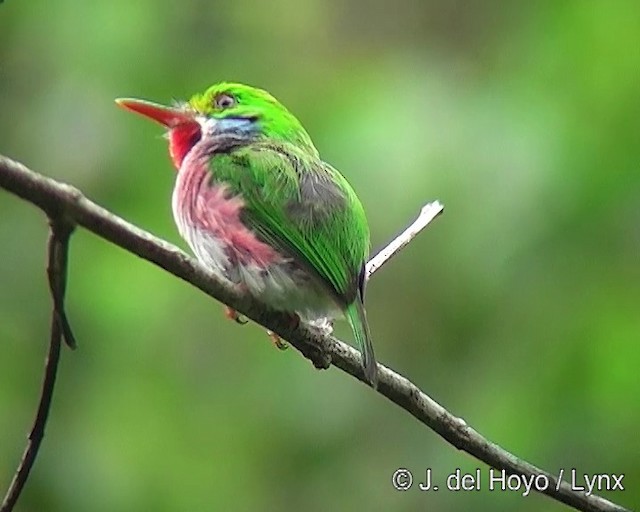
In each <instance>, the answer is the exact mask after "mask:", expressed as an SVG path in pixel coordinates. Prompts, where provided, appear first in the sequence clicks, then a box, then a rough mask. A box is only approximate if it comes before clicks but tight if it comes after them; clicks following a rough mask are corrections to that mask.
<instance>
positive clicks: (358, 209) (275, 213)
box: [116, 83, 377, 386]
mask: <svg viewBox="0 0 640 512" xmlns="http://www.w3.org/2000/svg"><path fill="white" fill-rule="evenodd" d="M116 101H117V103H118V104H119V105H120V106H122V107H124V108H126V109H128V110H131V111H134V112H136V113H138V114H141V115H143V116H146V117H148V118H151V119H153V120H155V121H157V122H158V123H160V124H162V125H163V126H165V127H166V128H167V129H168V140H169V152H170V155H171V159H172V161H173V164H174V166H175V168H176V169H177V177H176V182H175V187H174V191H173V199H172V206H173V216H174V219H175V222H176V224H177V226H178V230H179V232H180V235H181V236H182V237H183V238H184V239H185V240H186V242H187V243H188V244H189V246H190V247H191V249H192V250H193V252H194V254H195V255H196V257H197V258H198V260H199V261H200V262H201V263H202V264H203V265H205V266H206V267H207V268H209V269H210V270H211V271H212V272H214V273H215V274H216V275H217V276H218V277H219V278H221V279H223V280H224V281H226V282H228V284H229V285H232V286H236V287H238V288H239V289H240V290H242V291H243V292H246V293H249V294H251V295H253V296H255V297H257V298H259V299H260V300H262V301H263V302H264V303H266V304H268V305H269V306H270V307H271V308H273V309H274V310H277V311H286V312H290V313H292V314H293V315H295V316H296V318H297V319H298V320H303V321H305V322H307V323H309V324H311V325H316V326H324V327H325V328H327V327H330V325H331V321H332V320H333V319H335V318H339V317H343V316H344V317H346V319H347V320H348V321H349V323H350V325H351V327H352V329H353V332H354V336H355V338H356V341H357V343H358V345H359V347H360V349H361V351H362V354H363V366H364V375H365V378H366V379H367V381H368V382H369V383H370V384H371V385H372V386H375V385H376V382H377V364H376V360H375V356H374V353H373V345H372V343H371V334H370V332H369V326H368V324H367V317H366V313H365V308H364V302H363V300H364V287H365V280H366V279H365V262H366V261H367V257H368V254H369V226H368V224H367V219H366V216H365V212H364V209H363V207H362V204H361V203H360V200H359V199H358V197H357V195H356V193H355V192H354V191H353V189H352V188H351V186H350V185H349V183H348V182H347V180H346V179H345V178H344V176H342V174H340V173H339V172H338V171H337V170H336V169H334V168H333V167H331V166H330V165H329V164H327V163H326V162H324V161H323V160H322V159H321V158H320V155H319V153H318V150H317V149H316V148H315V146H314V145H313V142H312V141H311V138H310V137H309V134H308V133H307V132H306V131H305V129H304V128H303V127H302V125H301V124H300V122H299V121H298V119H296V117H294V115H293V114H291V112H289V111H288V110H287V109H286V108H285V107H284V106H283V105H282V104H281V103H280V102H278V101H277V100H276V99H275V98H274V97H273V96H271V94H269V93H268V92H266V91H264V90H261V89H257V88H254V87H250V86H248V85H243V84H237V83H219V84H216V85H213V86H211V87H209V88H208V89H207V90H206V91H205V92H204V93H202V94H196V95H194V96H193V97H192V98H191V99H190V100H189V101H187V102H184V103H177V104H175V105H174V106H171V107H167V106H163V105H158V104H155V103H151V102H148V101H144V100H139V99H119V100H116ZM229 311H230V315H231V316H232V317H233V318H236V319H238V315H237V313H235V312H234V311H232V310H229Z"/></svg>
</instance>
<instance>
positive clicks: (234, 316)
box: [224, 306, 249, 325]
mask: <svg viewBox="0 0 640 512" xmlns="http://www.w3.org/2000/svg"><path fill="white" fill-rule="evenodd" d="M224 316H226V317H227V318H228V319H229V320H233V321H234V322H235V323H237V324H240V325H244V324H246V323H248V322H249V320H247V319H246V318H244V317H243V316H242V315H241V314H240V313H238V312H237V311H236V310H235V309H233V308H230V307H229V306H225V307H224Z"/></svg>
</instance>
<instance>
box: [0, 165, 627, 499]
mask: <svg viewBox="0 0 640 512" xmlns="http://www.w3.org/2000/svg"><path fill="white" fill-rule="evenodd" d="M0 187H2V188H5V189H7V190H8V191H10V192H12V193H14V194H16V195H17V196H19V197H22V198H23V199H25V200H26V201H29V202H31V203H33V204H35V205H36V206H38V207H39V208H41V209H42V210H44V211H45V212H49V211H51V210H59V211H63V212H64V214H65V217H66V218H68V219H70V220H73V221H74V222H76V223H77V224H79V225H81V226H83V227H85V228H86V229H88V230H89V231H92V232H93V233H95V234H97V235H98V236H100V237H101V238H104V239H105V240H109V241H110V242H112V243H114V244H116V245H118V246H120V247H122V248H124V249H126V250H127V251H129V252H131V253H133V254H136V255H138V256H140V257H141V258H144V259H146V260H148V261H150V262H152V263H154V264H155V265H158V266H160V267H162V268H164V269H165V270H167V271H168V272H170V273H172V274H173V275H175V276H176V277H179V278H180V279H183V280H185V281H188V282H189V283H191V284H192V285H193V286H195V287H197V288H199V289H200V290H202V291H203V292H205V293H207V294H208V295H210V296H211V297H213V298H214V299H217V300H219V301H220V302H222V303H224V304H226V305H228V306H229V307H231V308H232V309H234V310H236V311H238V312H240V313H241V314H243V315H244V316H246V317H248V318H250V319H252V320H253V321H255V322H256V323H258V324H260V325H263V326H264V327H266V328H267V329H269V330H271V331H273V332H275V333H277V334H278V335H280V337H282V338H283V339H286V340H287V341H289V343H290V344H291V345H293V346H294V347H295V348H296V349H298V350H299V351H300V352H301V353H302V354H303V355H304V356H305V357H307V358H309V359H311V360H312V361H313V362H314V364H315V365H317V366H321V367H326V366H329V364H333V365H334V366H336V367H338V368H340V369H341V370H343V371H344V372H346V373H348V374H350V375H352V376H353V377H355V378H357V379H359V380H361V381H363V382H364V375H363V372H362V365H361V359H360V354H359V352H358V351H356V350H355V349H353V348H352V347H351V346H349V345H347V344H346V343H343V342H341V341H340V340H338V339H336V338H334V337H332V336H323V335H322V334H321V333H319V332H317V331H314V330H311V329H309V328H308V327H306V326H305V325H304V324H302V323H301V324H300V325H298V326H297V327H296V326H293V325H292V322H291V321H290V318H289V317H288V315H286V314H280V313H277V312H274V311H272V310H270V309H269V308H268V307H267V306H266V305H265V304H262V303H261V302H259V301H258V300H257V299H255V298H253V297H251V296H250V295H248V294H246V295H242V294H240V293H238V292H237V291H235V290H232V289H229V288H227V286H226V285H225V283H224V282H222V281H220V280H218V279H217V278H216V277H215V276H214V275H212V274H211V273H210V272H208V271H207V269H206V268H205V267H203V266H202V265H201V264H200V263H198V262H197V261H196V260H194V259H193V258H190V257H189V256H187V255H186V254H185V253H184V252H182V251H181V250H179V249H178V248H176V247H175V246H173V245H171V244H169V243H167V242H165V241H164V240H161V239H159V238H157V237H155V236H153V235H151V234H150V233H147V232H146V231H144V230H141V229H140V228H138V227H136V226H134V225H132V224H130V223H128V222H126V221H125V220H123V219H121V218H120V217H118V216H116V215H114V214H113V213H111V212H109V211H107V210H105V209H104V208H101V207H100V206H98V205H96V204H95V203H93V202H91V201H89V200H88V199H87V198H85V197H84V196H83V195H82V194H81V193H80V192H79V191H78V190H77V189H75V188H73V187H70V186H68V185H64V184H61V183H58V182H56V181H55V180H52V179H50V178H46V177H44V176H42V175H39V174H37V173H35V172H33V171H31V170H29V169H27V168H26V167H24V166H23V165H21V164H19V163H17V162H13V161H11V160H9V159H7V158H3V157H2V156H0ZM378 373H379V379H378V389H377V391H378V393H381V394H382V395H384V396H386V397H387V398H388V399H389V400H391V401H392V402H394V403H396V404H397V405H398V406H400V407H401V408H403V409H405V410H406V411H407V412H409V413H410V414H412V415H413V416H414V417H415V418H417V419H418V420H419V421H420V422H422V423H424V424H425V425H426V426H428V427H429V428H430V429H432V430H433V431H435V432H437V433H438V434H439V435H440V436H442V437H443V438H444V439H446V440H447V441H448V442H450V443H451V444H453V445H454V446H455V447H457V448H459V449H461V450H464V451H466V452H467V453H469V454H471V455H473V456H474V457H476V458H478V459H479V460H482V461H484V462H486V463H487V464H488V465H490V466H492V467H494V468H497V469H505V470H506V472H507V473H509V474H521V475H545V476H547V478H548V479H549V482H550V485H549V486H548V487H547V488H546V489H545V490H543V491H541V492H543V493H544V494H546V495H548V496H550V497H551V498H553V499H555V500H557V501H560V502H562V503H565V504H567V505H570V506H572V507H574V508H576V509H578V510H582V511H587V512H625V511H626V510H627V509H625V508H623V507H621V506H620V505H616V504H615V503H612V502H610V501H608V500H606V499H604V498H601V497H599V496H595V495H593V494H591V495H588V496H587V495H585V494H584V493H583V492H579V491H575V490H573V489H572V488H571V486H570V485H569V484H568V483H567V482H566V481H562V482H560V483H558V481H557V478H556V477H555V476H554V475H552V474H550V473H547V472H544V471H542V470H541V469H539V468H537V467H535V466H533V465H532V464H530V463H528V462H526V461H523V460H520V459H518V458H517V457H516V456H514V455H513V454H511V453H509V452H508V451H506V450H504V449H503V448H501V447H499V446H498V445H496V444H494V443H492V442H491V441H489V440H488V439H486V438H484V437H482V436H481V435H480V434H479V433H478V432H476V431H475V430H473V429H472V428H471V427H469V426H468V425H466V423H465V422H464V421H463V420H461V419H460V418H457V417H456V416H454V415H453V414H451V413H450V412H448V411H447V410H446V409H444V408H443V407H442V406H441V405H439V404H438V403H437V402H435V401H434V400H432V399H431V398H430V397H429V396H427V395H426V394H425V393H424V392H422V391H421V390H420V389H419V388H418V387H417V386H416V385H415V384H413V383H412V382H410V381H409V380H408V379H406V378H405V377H403V376H401V375H399V374H397V373H395V372H394V371H392V370H391V369H389V368H386V367H384V366H382V365H379V370H378Z"/></svg>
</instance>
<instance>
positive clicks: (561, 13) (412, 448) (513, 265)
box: [0, 0, 640, 512]
mask: <svg viewBox="0 0 640 512" xmlns="http://www.w3.org/2000/svg"><path fill="white" fill-rule="evenodd" d="M516 6H517V7H516ZM284 13H286V15H284ZM639 43H640V9H639V8H638V5H637V3H635V2H614V3H610V2H588V3H584V2H535V3H530V4H529V3H518V4H515V3H514V4H512V6H511V7H507V6H506V5H505V3H501V2H500V3H499V2H483V3H470V4H468V5H465V6H462V5H461V4H460V3H459V2H445V1H439V2H433V3H428V2H409V1H403V2H400V3H399V4H394V5H393V8H392V9H390V5H388V4H386V3H383V2H381V1H380V0H374V1H372V2H363V1H354V2H348V3H345V2H338V1H337V0H330V1H320V0H313V1H311V2H303V3H301V2H295V1H293V0H276V1H275V2H272V4H270V7H269V9H256V8H255V2H250V1H249V0H237V1H234V2H208V3H207V2H198V1H195V0H187V1H185V2H180V3H171V4H169V3H158V2H152V1H151V0H142V1H139V2H130V1H124V0H114V1H110V2H72V1H71V0H61V1H57V2H44V1H43V0H32V1H28V2H27V1H23V2H8V3H7V4H6V5H3V8H2V11H1V12H0V116H1V119H2V123H0V141H1V144H0V152H2V153H5V154H7V155H9V156H11V157H13V158H16V159H18V160H20V161H23V162H24V163H25V164H27V165H29V166H30V167H32V168H33V169H35V170H38V171H40V172H43V173H45V174H47V175H51V176H53V177H55V178H57V179H60V180H63V181H66V182H69V183H72V184H74V185H75V186H77V187H79V188H80V189H82V190H83V191H84V192H85V193H86V194H87V195H88V196H89V197H90V198H92V199H94V200H96V201H97V202H99V203H100V204H102V205H104V206H105V207H107V208H109V209H111V210H113V211H114V212H116V213H118V214H120V215H122V216H124V217H125V218H127V219H129V220H131V221H133V222H135V223H136V224H138V225H141V226H144V227H145V228H147V229H149V230H150V231H152V232H154V233H155V234H157V235H160V236H162V237H164V238H166V239H168V240H170V241H172V242H174V243H178V244H179V245H181V246H183V247H184V245H183V244H182V243H181V242H180V240H179V236H178V234H177V231H176V229H175V227H174V226H173V221H172V218H171V212H170V194H171V187H172V182H173V179H174V171H173V170H172V167H171V164H170V162H169V160H168V157H167V154H166V152H167V148H166V142H165V141H164V140H163V139H162V138H161V137H159V136H158V135H159V131H158V128H157V127H156V126H153V125H151V124H148V123H144V122H141V121H140V120H139V119H136V118H134V117H133V116H128V115H126V114H124V113H122V112H121V111H120V110H119V109H117V108H115V106H114V105H113V99H114V98H116V97H120V96H139V97H146V98H150V99H154V100H157V101H159V102H165V100H166V101H169V100H170V99H171V98H172V97H174V98H182V99H186V98H187V97H188V94H190V93H191V92H192V91H193V90H197V89H203V88H204V87H206V86H207V85H208V84H210V83H214V82H218V81H221V80H237V81H241V82H246V83H251V84H255V85H259V86H261V87H264V88H265V89H267V90H269V91H270V92H272V93H273V94H274V95H275V96H276V97H277V98H278V99H280V100H281V101H282V102H283V103H284V104H286V105H287V107H288V108H290V109H291V111H292V112H295V114H296V116H297V117H298V118H299V119H300V121H301V122H302V124H303V125H304V126H305V128H306V129H307V130H308V131H309V133H310V134H311V137H312V138H313V140H314V142H315V144H316V146H317V147H318V149H319V151H320V153H321V155H322V156H323V158H324V159H326V160H327V161H328V162H330V163H331V164H332V165H334V166H335V167H336V168H338V169H340V170H341V172H343V173H344V174H345V176H346V177H347V178H348V180H349V181H350V182H351V183H352V185H353V186H354V188H355V189H356V191H357V192H358V195H359V197H360V199H361V200H362V202H363V204H364V207H365V210H366V212H367V215H368V218H369V223H370V226H371V232H372V240H373V246H374V248H375V247H377V246H380V245H383V244H384V243H385V242H386V241H387V240H388V239H390V238H391V237H392V236H393V234H394V233H395V232H397V231H398V230H399V229H401V228H402V227H403V226H404V225H405V224H406V223H407V222H408V221H409V220H410V219H411V218H412V217H413V216H414V215H415V214H416V213H417V212H418V210H419V208H420V206H421V205H422V204H423V203H424V202H426V201H427V200H430V199H435V198H437V199H440V200H441V201H442V202H443V203H444V204H445V205H446V211H445V214H444V216H442V217H441V218H440V219H438V220H437V221H436V222H435V223H434V225H433V226H432V227H430V228H428V229H427V231H426V232H424V233H423V234H422V235H421V236H420V237H419V238H418V239H417V240H415V241H414V242H413V243H412V244H411V245H410V246H409V247H408V248H407V250H406V251H405V252H404V253H402V254H401V255H400V256H398V257H397V258H396V259H394V261H392V262H390V264H389V265H388V266H387V267H385V268H384V270H382V271H381V272H380V273H379V274H377V275H376V276H375V277H374V279H373V280H372V282H371V284H370V286H369V288H368V297H367V310H368V317H369V322H370V325H371V330H372V334H373V337H374V339H375V343H376V351H377V355H378V357H379V359H380V360H381V361H382V362H384V363H386V364H389V365H390V366H391V367H393V368H395V369H397V370H398V371H400V372H401V373H403V374H404V375H406V376H407V377H409V378H411V379H412V380H414V381H415V382H416V383H417V384H418V385H419V386H421V387H422V388H423V389H425V390H426V391H427V392H428V393H429V394H430V395H431V396H433V397H434V398H435V399H436V400H438V401H439V402H440V403H442V404H443V405H445V406H446V407H448V408H449V409H450V410H452V411H453V412H454V413H457V414H459V415H461V416H462V417H464V418H465V420H467V421H468V422H469V423H470V424H472V425H473V426H474V427H475V428H477V429H478V430H479V431H480V432H482V433H483V434H485V435H487V436H488V437H489V438H490V439H492V440H494V441H495V442H497V443H498V444H500V445H502V446H504V447H505V448H507V449H509V450H511V451H513V452H514V453H516V454H518V455H520V456H522V457H524V458H526V459H528V460H530V461H531V462H533V463H534V464H537V465H539V466H542V467H544V468H547V469H549V470H551V471H557V470H558V469H559V468H572V467H576V468H578V469H579V470H580V472H585V473H589V474H594V473H625V474H626V478H625V480H624V482H625V484H626V485H625V486H626V488H627V491H625V492H624V493H620V492H612V493H606V492H605V493H603V494H605V495H606V496H608V497H610V498H612V499H614V500H617V501H619V502H621V503H622V504H625V505H627V506H629V507H631V506H635V505H636V504H637V503H639V502H640V466H639V465H638V456H639V454H640V441H639V440H638V436H637V426H638V424H639V423H640V409H639V408H638V405H637V403H638V399H637V397H638V395H639V394H640V378H638V372H637V366H638V363H639V361H640V348H639V347H640V345H639V344H638V341H639V338H640V336H639V335H640V315H638V312H637V311H638V304H639V303H640V285H639V283H640V265H639V255H640V236H639V235H638V233H639V230H638V225H639V223H640V202H639V200H638V198H639V197H640V169H639V164H638V163H639V161H640V145H638V133H639V128H640V126H639V124H640V96H639V95H638V85H639V83H640V76H639V75H640V71H639V70H640V52H638V50H637V49H638V48H639V47H640V44H639ZM45 244H46V219H44V217H43V216H42V215H41V214H40V212H38V211H36V210H35V209H34V208H33V207H31V206H29V205H27V204H25V203H23V202H21V201H19V200H18V199H16V198H15V197H13V196H10V195H8V194H6V193H4V192H0V259H1V261H2V265H0V486H1V487H2V489H4V488H6V486H7V485H8V482H9V480H10V478H11V475H12V474H13V471H14V468H15V465H16V464H17V462H18V460H19V458H20V454H21V451H22V449H23V443H24V440H25V434H26V432H27V430H28V428H29V425H30V422H31V419H32V415H33V413H34V411H35V404H36V399H37V396H38V392H39V385H40V378H41V368H42V360H43V357H44V354H45V351H46V342H47V338H48V336H47V327H48V324H49V318H48V317H49V313H50V311H49V308H50V300H49V297H48V294H47V287H46V280H45V273H44V250H45ZM70 257H71V269H70V281H69V286H68V300H67V303H68V313H69V317H70V320H71V322H72V325H73V327H74V331H75V334H76V336H77V338H78V342H79V344H80V346H79V349H78V350H77V351H76V352H75V353H70V352H69V351H65V353H64V354H63V361H62V365H61V369H60V376H59V380H58V384H57V389H56V394H55V399H54V404H53V409H52V414H51V417H50V421H49V425H48V428H47V435H46V437H45V441H44V445H43V449H42V451H41V454H40V457H39V459H38V461H37V462H36V466H35V468H34V472H33V475H32V478H31V480H30V481H29V483H28V486H27V489H26V491H25V494H24V496H23V499H22V502H21V506H20V507H19V509H20V510H25V511H26V510H46V511H58V510H60V511H62V510H65V511H73V510H92V511H97V512H100V511H102V510H104V511H107V510H108V511H111V510H119V511H125V512H126V511H134V510H135V511H138V510H157V511H163V510H172V511H173V510H234V511H236V510H302V509H304V510H309V511H324V510H330V509H335V510H354V509H364V510H367V509H372V510H376V509H380V510H399V511H402V510H406V511H412V510H424V509H427V508H428V509H429V510H449V511H456V510H496V509H514V510H519V511H538V510H542V509H544V510H548V511H561V510H566V508H565V507H563V506H561V505H559V504H556V503H554V502H551V501H549V500H548V499H547V498H545V497H541V496H539V495H536V496H528V497H526V498H523V497H521V496H520V493H517V492H507V493H502V492H495V491H494V492H489V491H488V490H487V489H484V490H482V491H481V492H479V493H478V492H468V493H464V492H461V493H453V492H447V491H441V492H438V493H420V492H419V491H417V490H411V491H408V492H405V493H399V492H397V491H394V490H393V489H392V487H391V474H392V473H393V471H394V470H395V469H396V468H397V467H399V466H404V467H408V468H411V469H413V470H415V471H416V472H418V473H419V472H421V471H423V470H424V468H426V467H431V468H433V471H434V475H436V476H437V475H440V476H442V475H445V474H447V473H449V472H452V471H454V470H455V468H456V467H461V468H462V469H463V470H472V469H475V468H476V467H478V463H476V461H474V460H471V459H470V458H469V457H467V456H465V455H463V454H461V453H459V452H458V451H457V450H455V449H454V448H452V447H451V446H449V445H447V444H445V443H444V442H442V441H441V440H440V438H438V437H437V436H436V435H433V434H432V433H431V432H430V431H428V430H427V429H426V428H424V427H423V426H421V425H420V424H418V423H417V422H416V421H414V420H413V419H412V418H411V417H410V416H409V415H408V414H406V413H403V412H402V411H400V410H398V408H397V407H394V406H392V405H391V404H389V403H387V402H386V401H385V400H384V399H382V398H380V397H379V396H377V395H375V394H373V393H371V392H370V390H368V389H367V388H365V387H364V386H361V385H358V384H357V383H356V382H355V381H354V380H353V379H351V378H348V377H346V376H344V375H342V374H341V373H340V372H339V371H337V370H335V369H332V370H330V371H327V372H317V371H314V370H313V369H312V368H311V367H310V365H309V364H308V363H307V362H305V361H304V360H302V359H301V358H300V357H299V356H298V355H297V354H296V353H295V351H292V350H290V351H288V352H285V353H281V352H279V351H277V350H274V349H273V348H272V347H271V346H270V343H269V341H268V338H266V336H265V335H264V333H263V332H261V331H260V330H259V329H258V328H256V327H255V326H253V325H249V326H246V327H238V326H236V325H235V324H233V323H232V322H228V321H226V320H225V319H224V318H223V316H222V314H221V307H220V305H219V304H216V303H214V302H212V301H211V300H209V299H208V298H207V297H205V296H204V295H203V294H201V293H199V292H198V291H196V290H195V289H192V288H190V287H189V286H186V285H185V284H184V283H182V282H179V281H178V280H176V279H174V278H172V277H170V276H168V275H166V274H165V273H164V272H162V271H161V270H159V269H157V268H154V267H152V266H151V265H149V264H147V263H145V262H143V261H141V260H138V259H136V258H134V257H132V256H130V255H128V254H127V253H125V252H124V251H122V250H119V249H117V248H114V247H113V246H110V245H109V244H107V243H105V242H103V241H102V240H100V239H98V238H96V237H94V236H92V235H88V234H87V233H85V232H82V231H79V232H78V233H76V234H75V235H74V237H73V239H72V242H71V254H70ZM338 332H339V333H342V334H344V335H345V337H347V336H348V327H346V326H342V327H341V328H340V329H339V330H338ZM480 467H481V468H482V474H483V475H484V476H487V475H488V470H487V469H486V468H485V467H484V466H482V465H480Z"/></svg>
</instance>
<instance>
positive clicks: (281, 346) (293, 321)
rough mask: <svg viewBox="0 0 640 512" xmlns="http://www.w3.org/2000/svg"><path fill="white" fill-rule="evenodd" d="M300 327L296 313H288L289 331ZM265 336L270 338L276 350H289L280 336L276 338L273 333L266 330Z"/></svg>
mask: <svg viewBox="0 0 640 512" xmlns="http://www.w3.org/2000/svg"><path fill="white" fill-rule="evenodd" d="M298 325H300V317H299V316H298V315H297V314H296V313H290V315H289V327H290V328H291V329H295V328H296V327H298ZM267 335H268V336H269V338H271V341H272V342H273V345H274V346H275V347H276V348H277V349H278V350H287V349H288V348H289V344H288V343H287V342H286V341H284V340H283V339H282V338H281V337H280V336H278V335H277V334H276V333H275V332H273V331H269V330H267Z"/></svg>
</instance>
